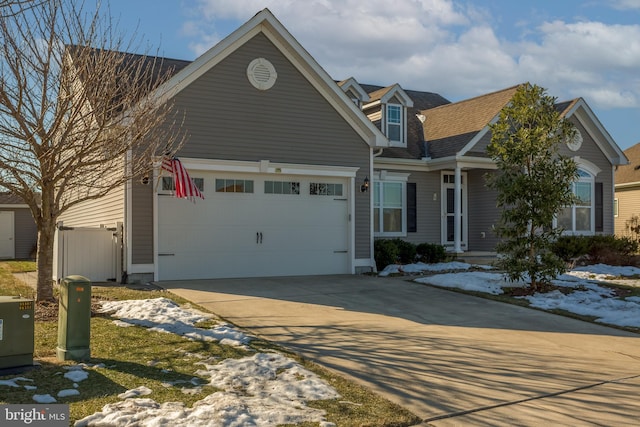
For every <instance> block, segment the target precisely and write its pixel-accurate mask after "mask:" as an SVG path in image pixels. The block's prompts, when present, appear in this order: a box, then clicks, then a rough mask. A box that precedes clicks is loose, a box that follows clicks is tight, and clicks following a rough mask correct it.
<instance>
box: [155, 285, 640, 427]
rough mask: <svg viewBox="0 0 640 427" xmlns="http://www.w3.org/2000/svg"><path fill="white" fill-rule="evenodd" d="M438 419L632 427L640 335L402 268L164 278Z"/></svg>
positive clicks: (639, 407)
mask: <svg viewBox="0 0 640 427" xmlns="http://www.w3.org/2000/svg"><path fill="white" fill-rule="evenodd" d="M159 284H160V285H161V286H163V287H164V288H166V289H168V290H170V291H171V292H173V293H175V294H177V295H180V296H182V297H185V298H187V299H188V300H190V301H192V302H194V303H197V304H200V305H202V306H204V307H206V308H207V309H209V310H211V311H212V312H214V313H216V314H218V315H220V316H221V317H223V318H225V319H227V320H229V321H231V322H233V323H235V324H237V325H238V326H241V327H244V328H247V329H248V330H250V331H251V332H253V333H255V334H257V335H259V336H261V337H263V338H264V339H267V340H269V341H272V342H276V343H279V344H281V345H283V346H285V347H288V348H290V349H292V350H294V351H296V352H298V353H299V354H301V355H302V356H304V357H306V358H308V359H310V360H313V361H316V362H318V363H319V364H321V365H324V366H326V367H328V368H330V369H333V370H335V371H338V372H340V373H342V374H344V375H346V376H348V377H351V378H352V379H355V380H356V381H358V382H360V383H362V384H364V385H366V386H367V387H369V388H370V389H372V390H374V391H376V392H378V393H380V394H382V395H384V396H385V397H387V398H388V399H389V400H391V401H393V402H396V403H398V404H400V405H401V406H403V407H405V408H407V409H409V410H410V411H412V412H413V413H415V414H416V415H418V416H419V417H421V418H423V419H424V420H425V425H426V424H427V423H428V425H433V426H455V425H461V426H515V425H520V426H539V425H554V426H595V425H599V426H602V425H605V426H630V425H638V423H639V421H638V420H640V336H639V335H636V334H631V333H625V332H622V331H619V330H616V329H613V328H607V327H603V326H599V325H593V324H589V323H586V322H581V321H577V320H573V319H569V318H564V317H560V316H556V315H552V314H548V313H543V312H540V311H536V310H532V309H526V308H522V307H517V306H512V305H508V304H503V303H497V302H492V301H488V300H485V299H481V298H475V297H470V296H466V295H462V294H459V293H455V292H449V291H444V290H440V289H436V288H431V287H428V286H424V285H419V284H415V283H410V282H406V281H404V280H399V279H391V278H377V277H368V276H324V277H322V276H320V277H288V278H266V279H227V280H201V281H181V282H177V281H176V282H161V283H159Z"/></svg>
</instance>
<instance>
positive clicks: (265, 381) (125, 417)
mask: <svg viewBox="0 0 640 427" xmlns="http://www.w3.org/2000/svg"><path fill="white" fill-rule="evenodd" d="M198 364H200V365H202V366H204V369H202V370H199V371H197V372H196V375H201V376H207V377H210V378H211V380H210V385H212V386H214V387H216V388H218V389H222V390H223V391H219V392H216V393H213V394H211V395H209V396H207V397H205V398H204V399H202V400H200V401H198V402H196V403H194V405H193V408H187V407H185V406H184V405H183V404H182V403H180V402H170V403H163V404H159V403H157V402H155V401H153V400H152V399H149V398H145V399H126V400H125V401H124V402H119V403H113V404H109V405H106V406H104V407H103V408H102V411H101V412H97V413H95V414H93V415H90V416H88V417H86V418H84V419H82V420H80V421H78V422H77V423H76V426H88V425H90V424H91V423H95V424H98V425H109V426H127V425H134V424H135V423H140V425H149V426H151V425H154V426H155V425H165V424H167V423H169V422H170V424H171V425H172V426H185V427H186V426H189V427H190V426H229V427H231V426H244V425H248V426H276V425H280V424H298V423H301V422H304V421H308V422H319V423H321V425H324V426H329V425H332V424H330V423H327V422H325V421H324V415H325V412H324V411H323V410H320V409H313V408H309V407H307V406H306V402H307V401H309V400H325V399H335V398H338V397H340V396H339V395H338V393H337V392H336V391H335V390H334V389H333V388H332V387H330V386H328V385H327V384H326V383H325V382H324V381H323V380H321V379H320V378H319V377H318V376H317V375H315V374H314V373H312V372H311V371H308V370H306V369H304V368H303V367H302V366H300V365H299V364H298V363H296V362H295V361H293V360H292V359H289V358H288V357H285V356H283V355H281V354H278V353H258V354H255V355H253V356H251V357H245V358H242V359H226V360H223V361H222V362H220V363H218V364H208V363H207V362H206V361H204V362H199V363H198ZM147 390H148V389H147ZM147 390H144V392H145V393H146V394H148V391H147Z"/></svg>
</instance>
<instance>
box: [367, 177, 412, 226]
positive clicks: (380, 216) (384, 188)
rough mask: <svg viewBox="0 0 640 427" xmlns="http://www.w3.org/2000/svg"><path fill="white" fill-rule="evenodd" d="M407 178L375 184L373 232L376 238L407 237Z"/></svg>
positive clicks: (376, 182)
mask: <svg viewBox="0 0 640 427" xmlns="http://www.w3.org/2000/svg"><path fill="white" fill-rule="evenodd" d="M406 186H407V183H406V178H404V179H403V180H397V179H396V180H390V179H387V180H379V181H374V183H373V231H374V234H375V235H376V236H388V237H393V236H406V234H407V221H406V218H407V200H406V194H407V189H406Z"/></svg>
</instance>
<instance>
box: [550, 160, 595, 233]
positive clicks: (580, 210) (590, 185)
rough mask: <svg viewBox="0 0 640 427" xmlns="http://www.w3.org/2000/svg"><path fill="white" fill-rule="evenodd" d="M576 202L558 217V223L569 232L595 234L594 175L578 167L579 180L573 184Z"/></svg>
mask: <svg viewBox="0 0 640 427" xmlns="http://www.w3.org/2000/svg"><path fill="white" fill-rule="evenodd" d="M572 185H573V194H574V195H575V196H576V203H575V204H574V205H572V206H567V207H565V208H564V209H563V210H562V211H561V212H560V213H559V214H558V218H557V225H558V227H561V228H562V229H563V230H564V232H565V233H569V234H593V233H594V232H595V209H594V199H595V197H594V196H595V190H594V177H593V175H591V174H590V173H589V172H587V171H586V170H584V169H578V180H577V181H575V182H574V183H573V184H572Z"/></svg>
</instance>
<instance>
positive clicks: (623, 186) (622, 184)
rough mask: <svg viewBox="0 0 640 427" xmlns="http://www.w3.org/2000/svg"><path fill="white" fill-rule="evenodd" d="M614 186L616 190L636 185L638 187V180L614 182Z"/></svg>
mask: <svg viewBox="0 0 640 427" xmlns="http://www.w3.org/2000/svg"><path fill="white" fill-rule="evenodd" d="M614 187H615V188H616V189H617V190H624V189H627V188H636V187H640V181H636V182H623V183H620V184H615V185H614Z"/></svg>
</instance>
